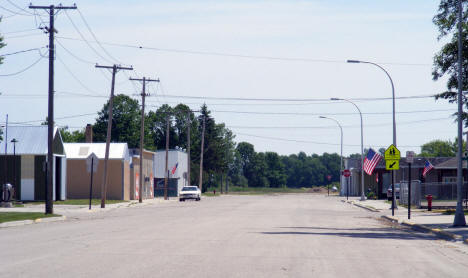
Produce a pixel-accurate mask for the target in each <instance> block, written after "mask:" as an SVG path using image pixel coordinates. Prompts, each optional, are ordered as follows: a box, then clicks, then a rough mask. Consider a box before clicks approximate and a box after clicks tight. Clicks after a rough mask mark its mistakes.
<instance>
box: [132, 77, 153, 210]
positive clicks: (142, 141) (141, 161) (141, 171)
mask: <svg viewBox="0 0 468 278" xmlns="http://www.w3.org/2000/svg"><path fill="white" fill-rule="evenodd" d="M130 80H132V81H143V89H142V92H141V127H140V188H139V189H138V191H139V192H140V194H138V202H139V203H142V202H143V190H142V188H143V144H144V138H145V98H146V97H147V96H149V94H146V82H159V79H150V78H148V79H147V78H146V77H143V78H142V79H140V78H130Z"/></svg>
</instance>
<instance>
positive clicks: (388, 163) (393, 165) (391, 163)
mask: <svg viewBox="0 0 468 278" xmlns="http://www.w3.org/2000/svg"><path fill="white" fill-rule="evenodd" d="M385 169H387V170H398V169H400V160H385Z"/></svg>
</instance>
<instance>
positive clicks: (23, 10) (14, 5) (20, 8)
mask: <svg viewBox="0 0 468 278" xmlns="http://www.w3.org/2000/svg"><path fill="white" fill-rule="evenodd" d="M6 1H7V2H8V3H10V5H12V6H13V7H15V8H17V9H19V10H21V11H22V12H25V13H26V15H29V16H33V15H34V14H33V13H31V12H30V11H28V10H26V9H24V8H22V7H20V6H18V5H16V4H15V3H13V2H12V1H10V0H6Z"/></svg>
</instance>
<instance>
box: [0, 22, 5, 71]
mask: <svg viewBox="0 0 468 278" xmlns="http://www.w3.org/2000/svg"><path fill="white" fill-rule="evenodd" d="M0 22H2V17H1V16H0ZM5 45H6V43H5V42H4V41H3V36H2V35H1V34H0V49H1V48H3V47H4V46H5ZM3 59H4V56H0V64H2V63H3Z"/></svg>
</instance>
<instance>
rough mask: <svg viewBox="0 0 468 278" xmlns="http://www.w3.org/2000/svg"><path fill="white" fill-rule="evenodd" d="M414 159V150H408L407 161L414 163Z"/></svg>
mask: <svg viewBox="0 0 468 278" xmlns="http://www.w3.org/2000/svg"><path fill="white" fill-rule="evenodd" d="M413 161H414V152H412V151H407V152H406V163H413Z"/></svg>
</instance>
